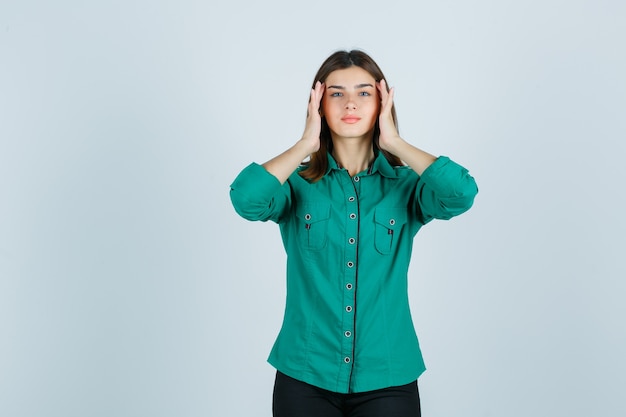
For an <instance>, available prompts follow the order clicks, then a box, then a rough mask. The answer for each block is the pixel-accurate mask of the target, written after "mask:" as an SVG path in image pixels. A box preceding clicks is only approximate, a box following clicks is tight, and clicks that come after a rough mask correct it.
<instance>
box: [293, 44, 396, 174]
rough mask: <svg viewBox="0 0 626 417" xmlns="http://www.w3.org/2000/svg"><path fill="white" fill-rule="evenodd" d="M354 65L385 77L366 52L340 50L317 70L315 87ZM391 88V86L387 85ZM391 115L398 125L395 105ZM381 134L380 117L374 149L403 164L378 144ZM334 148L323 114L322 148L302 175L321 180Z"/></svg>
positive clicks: (391, 160)
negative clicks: (316, 84)
mask: <svg viewBox="0 0 626 417" xmlns="http://www.w3.org/2000/svg"><path fill="white" fill-rule="evenodd" d="M352 66H357V67H360V68H363V69H364V70H365V71H367V72H368V73H369V74H370V75H371V76H372V77H374V79H375V80H376V82H380V80H382V79H385V80H386V78H385V76H384V75H383V72H382V71H381V69H380V67H379V66H378V64H376V62H374V60H373V59H372V58H371V57H370V56H369V55H367V54H366V53H365V52H362V51H358V50H352V51H338V52H335V53H334V54H332V55H331V56H329V57H328V58H327V59H326V61H324V63H323V64H322V66H321V67H320V69H319V70H318V71H317V74H316V75H315V79H314V80H313V88H315V83H317V82H318V81H320V82H322V83H323V82H325V81H326V78H327V77H328V76H329V75H330V73H331V72H333V71H336V70H340V69H346V68H350V67H352ZM387 90H389V87H387ZM391 116H392V117H393V122H394V124H395V125H396V128H397V127H398V120H397V118H396V108H395V105H394V106H392V107H391ZM379 136H380V127H379V126H378V119H376V125H375V126H374V136H373V142H374V151H375V152H376V151H378V152H382V153H383V155H384V156H385V158H386V159H387V161H389V163H390V164H391V165H392V166H399V165H402V161H401V160H400V158H398V157H397V156H395V155H392V154H390V153H389V152H387V151H384V150H382V149H380V147H379V146H378V137H379ZM332 150H333V141H332V138H331V135H330V128H329V127H328V123H327V122H326V118H325V117H324V116H322V130H321V133H320V148H319V150H318V151H317V152H314V153H313V154H311V158H310V159H309V160H308V161H307V162H305V163H304V164H305V165H306V166H307V167H306V168H305V169H303V170H302V171H300V175H301V176H302V177H303V178H306V179H307V180H309V181H311V182H316V181H319V180H320V179H321V178H322V177H323V176H324V174H325V173H326V170H327V169H328V156H327V153H328V152H332Z"/></svg>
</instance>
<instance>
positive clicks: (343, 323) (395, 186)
mask: <svg viewBox="0 0 626 417" xmlns="http://www.w3.org/2000/svg"><path fill="white" fill-rule="evenodd" d="M328 158H329V169H328V172H327V173H326V175H324V177H322V179H321V180H319V181H317V182H315V183H311V182H309V181H307V180H305V179H304V178H302V177H301V176H300V175H298V171H296V172H294V173H293V174H292V175H291V176H290V177H289V179H288V180H287V181H286V182H285V183H284V184H283V185H281V184H280V182H279V181H278V180H277V179H276V177H274V176H273V175H271V174H270V173H268V172H267V171H266V170H265V169H264V168H263V167H262V166H260V165H258V164H251V165H249V166H248V167H246V168H245V169H244V170H243V171H242V172H241V173H240V174H239V176H237V178H236V179H235V181H234V182H233V184H232V185H231V192H230V196H231V200H232V202H233V205H234V207H235V210H236V211H237V212H238V213H239V214H240V215H241V216H243V217H244V218H246V219H249V220H262V221H267V220H272V221H274V222H276V223H278V224H279V225H280V231H281V235H282V239H283V243H284V247H285V250H286V251H287V301H286V309H285V317H284V321H283V326H282V329H281V330H280V333H279V335H278V338H277V340H276V342H275V344H274V347H273V349H272V351H271V353H270V356H269V359H268V361H269V362H270V364H272V365H273V366H274V367H275V368H276V369H278V370H279V371H281V372H282V373H284V374H286V375H289V376H291V377H292V378H295V379H298V380H300V381H304V382H306V383H309V384H312V385H315V386H317V387H320V388H324V389H327V390H330V391H334V392H339V393H348V392H362V391H370V390H374V389H379V388H384V387H389V386H397V385H404V384H407V383H409V382H411V381H414V380H415V379H417V377H418V376H419V375H420V374H421V373H422V372H423V371H424V370H425V369H426V368H425V366H424V361H423V359H422V354H421V351H420V347H419V343H418V340H417V336H416V333H415V329H414V326H413V322H412V320H411V314H410V311H409V300H408V292H407V273H408V268H409V261H410V259H411V250H412V246H413V238H414V236H415V234H416V233H417V232H418V230H419V229H420V228H421V227H422V226H423V225H425V224H426V223H428V222H429V221H430V220H432V219H435V218H437V219H449V218H451V217H453V216H455V215H458V214H461V213H463V212H464V211H466V210H468V209H469V208H470V207H471V205H472V203H473V200H474V196H475V195H476V193H477V192H478V189H477V187H476V183H475V182H474V179H473V178H472V177H471V176H470V175H469V174H468V172H467V170H466V169H465V168H463V167H461V166H460V165H458V164H456V163H454V162H453V161H451V160H450V159H448V158H447V157H439V158H438V159H437V160H436V161H435V162H434V163H433V164H432V165H431V166H429V167H428V168H427V169H426V170H425V171H424V172H423V174H422V175H421V176H418V175H417V174H416V173H415V172H414V171H413V170H412V169H411V168H409V167H407V166H401V167H392V166H391V165H390V164H389V163H388V162H387V160H386V159H385V158H384V156H383V155H382V154H379V155H378V156H377V157H376V159H375V161H374V163H373V164H372V166H371V167H370V168H369V169H368V170H367V171H363V172H361V173H359V174H357V175H355V176H354V177H350V175H349V174H348V172H347V171H346V170H345V169H342V168H340V167H339V166H338V165H337V163H336V162H335V161H334V159H333V158H332V157H331V156H330V155H329V156H328Z"/></svg>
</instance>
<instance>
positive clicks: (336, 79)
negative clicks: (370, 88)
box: [326, 66, 376, 87]
mask: <svg viewBox="0 0 626 417" xmlns="http://www.w3.org/2000/svg"><path fill="white" fill-rule="evenodd" d="M375 82H376V80H375V79H374V77H372V75H371V74H370V73H369V72H367V71H365V70H364V69H363V68H361V67H357V66H352V67H350V68H344V69H340V70H335V71H333V72H331V73H330V74H328V77H326V85H341V86H346V87H352V86H354V85H357V84H363V83H370V84H372V85H374V83H375Z"/></svg>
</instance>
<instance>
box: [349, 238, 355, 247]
mask: <svg viewBox="0 0 626 417" xmlns="http://www.w3.org/2000/svg"><path fill="white" fill-rule="evenodd" d="M354 242H356V239H355V238H353V237H351V238H350V239H348V243H349V244H351V245H354Z"/></svg>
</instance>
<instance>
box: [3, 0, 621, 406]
mask: <svg viewBox="0 0 626 417" xmlns="http://www.w3.org/2000/svg"><path fill="white" fill-rule="evenodd" d="M625 39H626V3H624V2H623V1H620V0H613V1H609V0H594V1H592V0H589V1H579V0H573V1H565V0H541V1H540V0H534V1H526V2H519V1H500V0H482V1H437V2H425V1H417V2H410V1H403V2H395V1H390V2H373V1H366V2H357V3H344V2H336V1H320V2H310V3H302V2H293V1H287V0H283V1H265V2H262V1H251V0H249V1H243V2H241V1H239V2H238V1H233V2H226V1H222V2H215V1H214V2H202V1H177V2H174V1H172V2H166V1H158V0H157V1H148V0H145V1H140V0H130V1H129V0H125V1H121V0H117V1H107V2H82V1H57V2H45V1H36V0H35V1H29V0H25V1H20V2H17V1H13V2H8V1H4V2H2V4H1V5H0V415H2V416H7V417H39V416H41V417H73V416H76V417H84V416H94V417H109V416H111V417H112V416H115V417H126V416H128V417H130V416H151V417H156V416H158V417H160V416H177V417H182V416H185V417H186V416H189V417H195V416H261V417H262V416H265V417H268V416H270V415H271V411H270V410H271V392H272V384H273V378H274V370H273V369H272V368H271V367H270V366H269V365H268V364H267V363H266V362H265V360H266V358H267V355H268V353H269V350H270V348H271V346H272V343H273V341H274V338H275V337H276V334H277V332H278V330H279V328H280V325H281V320H282V314H283V309H284V296H285V271H284V268H285V254H284V250H283V248H282V244H281V241H280V236H279V231H278V227H277V226H276V225H275V224H271V223H249V222H247V221H245V220H243V219H241V218H239V217H238V216H237V215H236V214H235V213H234V211H233V209H232V207H231V204H230V200H229V197H228V192H229V185H230V183H231V182H232V180H233V179H234V177H235V176H236V174H237V173H238V172H239V171H240V170H241V169H242V168H243V167H244V166H246V165H247V164H249V163H250V162H252V161H257V162H264V161H266V160H267V159H269V158H271V157H273V156H274V155H276V154H278V153H280V152H282V151H283V150H284V149H286V148H287V147H289V146H290V145H291V144H293V143H294V142H295V141H296V140H297V139H298V138H299V137H300V135H301V133H302V130H303V127H304V119H305V113H306V102H307V100H308V94H309V89H310V86H311V84H312V82H313V76H314V74H315V72H316V70H317V68H318V67H319V65H320V64H321V63H322V61H323V60H324V59H325V58H326V57H327V56H328V55H330V54H331V53H332V52H334V51H336V50H338V49H351V48H360V49H363V50H365V51H366V52H368V53H369V54H371V55H372V56H373V58H374V59H375V60H377V61H378V63H379V64H380V65H381V67H382V69H383V71H384V72H385V73H386V75H387V77H388V81H389V84H391V85H392V86H395V87H396V106H397V110H398V117H399V122H400V133H401V135H402V136H403V137H404V138H405V139H407V140H408V141H410V142H411V143H413V144H415V145H417V146H419V147H422V148H423V149H425V150H427V151H430V152H432V153H434V154H437V155H447V156H450V157H451V158H453V159H454V160H456V161H458V162H459V163H461V164H462V165H464V166H466V167H467V168H469V169H470V172H471V173H472V174H473V175H474V176H475V178H476V179H477V182H478V185H479V188H480V193H479V195H478V197H477V199H476V202H475V205H474V207H473V208H472V210H470V211H469V212H468V213H466V214H464V215H462V216H461V217H458V218H456V219H453V220H451V221H449V222H442V221H437V222H433V223H431V224H429V225H428V226H427V227H426V228H424V229H423V230H422V231H421V232H420V233H419V234H418V236H417V238H416V240H415V252H414V256H413V258H412V263H411V271H410V287H409V291H410V299H411V307H412V312H413V316H414V321H415V325H416V328H417V332H418V335H419V336H420V340H421V344H422V348H423V351H424V356H425V359H426V364H427V367H428V370H427V371H426V373H425V374H424V375H423V376H422V377H421V378H420V381H419V383H420V390H421V395H422V405H423V410H424V415H425V416H430V417H452V416H467V417H487V416H489V417H527V416H577V417H578V416H581V417H582V416H602V417H605V416H624V415H626V405H625V403H624V399H623V392H624V389H625V388H626V360H625V359H624V352H626V331H625V325H624V317H626V303H624V298H625V296H626V280H625V278H626V262H625V258H626V253H625V248H626V238H625V236H626V222H625V220H624V212H625V210H624V207H625V202H626V201H625V198H624V194H625V191H624V183H625V180H626V173H625V166H626V164H625V161H624V158H625V157H626V152H625V150H626V148H625V145H624V142H625V140H626V78H625V77H626V76H625V74H626V48H625V47H624V40H625Z"/></svg>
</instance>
